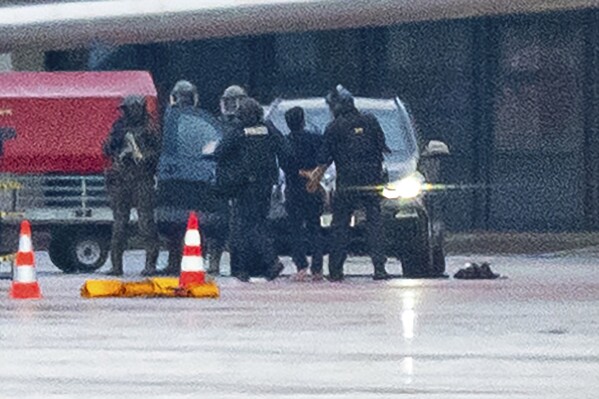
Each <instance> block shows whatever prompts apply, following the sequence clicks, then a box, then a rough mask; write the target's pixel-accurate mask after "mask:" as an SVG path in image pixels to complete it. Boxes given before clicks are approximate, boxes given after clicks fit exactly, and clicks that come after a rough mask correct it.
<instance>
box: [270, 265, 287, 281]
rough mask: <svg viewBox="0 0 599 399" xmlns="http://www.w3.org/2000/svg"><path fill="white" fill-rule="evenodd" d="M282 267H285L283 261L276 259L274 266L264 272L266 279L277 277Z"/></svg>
mask: <svg viewBox="0 0 599 399" xmlns="http://www.w3.org/2000/svg"><path fill="white" fill-rule="evenodd" d="M283 269H285V266H283V263H281V261H280V260H277V261H276V262H275V264H274V266H273V267H272V268H271V269H270V270H269V271H268V272H267V273H266V279H267V280H268V281H272V280H274V279H276V278H277V277H279V275H280V274H281V272H282V271H283Z"/></svg>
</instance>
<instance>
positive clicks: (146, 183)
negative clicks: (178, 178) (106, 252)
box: [106, 175, 160, 272]
mask: <svg viewBox="0 0 599 399" xmlns="http://www.w3.org/2000/svg"><path fill="white" fill-rule="evenodd" d="M106 185H107V189H108V194H109V196H110V205H111V208H112V213H113V216H114V223H113V225H112V239H111V241H110V260H111V262H112V268H113V270H115V271H120V272H122V271H123V254H124V252H125V248H127V238H128V237H127V226H128V225H129V218H130V216H131V209H133V208H136V209H137V215H138V226H139V235H140V236H141V238H142V240H143V243H144V246H145V249H146V265H145V269H146V270H147V271H153V270H156V261H157V260H158V252H159V249H160V248H159V242H158V233H157V231H156V224H155V223H154V181H153V178H152V177H151V176H138V177H137V178H133V177H130V178H126V177H121V176H118V175H112V176H110V175H109V176H107V179H106Z"/></svg>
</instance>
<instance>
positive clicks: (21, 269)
mask: <svg viewBox="0 0 599 399" xmlns="http://www.w3.org/2000/svg"><path fill="white" fill-rule="evenodd" d="M15 281H16V282H19V283H35V282H36V281H37V280H36V275H35V267H33V266H17V267H16V268H15Z"/></svg>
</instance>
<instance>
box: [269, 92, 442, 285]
mask: <svg viewBox="0 0 599 399" xmlns="http://www.w3.org/2000/svg"><path fill="white" fill-rule="evenodd" d="M355 105H356V107H357V108H358V109H359V110H360V111H362V112H366V113H370V114H373V115H374V116H376V118H377V119H378V120H379V123H380V124H381V127H382V128H383V131H384V132H385V137H386V141H387V145H388V146H389V147H390V149H391V150H392V152H391V154H389V155H387V156H386V157H385V165H384V166H385V173H386V180H387V184H386V185H385V186H384V187H380V188H377V190H378V191H379V193H380V195H381V196H382V197H383V201H382V212H383V220H384V229H385V234H384V236H385V248H386V255H387V256H390V257H397V258H399V259H400V260H401V262H402V269H403V275H404V276H405V277H442V276H444V273H445V256H444V250H443V222H442V220H441V212H440V206H439V204H438V200H439V199H440V196H437V195H435V193H434V190H432V189H433V187H435V186H434V185H433V184H432V183H437V182H438V181H437V180H438V175H439V157H440V156H442V155H446V154H448V153H449V151H448V149H447V146H446V145H445V144H443V143H441V142H438V141H431V142H429V143H428V144H427V145H426V146H422V147H423V150H422V151H421V150H420V149H421V146H420V145H419V144H420V143H419V141H418V138H417V134H416V130H415V129H414V125H413V123H412V119H411V117H410V115H409V113H408V111H407V109H406V107H405V106H404V104H403V103H402V102H401V101H400V100H399V99H397V98H395V99H371V98H356V99H355ZM296 106H299V107H302V108H303V109H304V111H305V114H306V125H307V126H306V127H307V129H309V130H312V131H315V132H319V133H323V132H324V130H325V128H326V126H327V124H328V123H329V122H330V121H331V114H330V112H329V109H328V107H327V105H326V103H325V101H324V99H322V98H306V99H295V100H281V99H279V100H276V101H274V102H273V103H272V104H271V105H270V106H268V107H266V109H265V119H267V120H270V121H272V123H273V124H274V125H275V126H276V127H277V128H278V129H279V130H281V132H283V134H288V132H289V129H288V128H287V125H286V123H285V117H284V114H285V112H286V111H287V110H289V109H290V108H292V107H296ZM282 184H284V183H283V181H281V183H280V185H282ZM321 184H322V185H323V188H324V189H325V190H324V191H325V192H326V193H327V199H328V200H329V206H328V207H327V208H328V210H327V211H326V212H325V215H323V217H322V218H321V220H322V226H323V228H324V229H325V230H327V229H328V228H329V226H330V220H331V217H330V212H329V211H330V201H334V191H335V169H334V165H333V166H331V168H329V170H328V171H327V173H326V175H325V177H324V179H323V182H322V183H321ZM279 190H280V192H282V191H283V189H282V188H281V187H279ZM279 197H280V198H283V196H282V195H280V196H279ZM273 205H274V206H275V207H276V206H277V204H276V201H275V203H274V204H273ZM271 213H272V214H273V217H274V218H277V217H279V219H280V220H276V221H275V225H276V226H277V228H278V229H279V231H280V232H282V231H284V229H285V227H284V224H285V223H284V217H282V215H284V214H283V213H282V212H271ZM364 220H365V219H364V213H363V212H361V211H358V212H355V213H354V216H353V218H352V226H353V227H352V239H351V241H352V242H351V245H350V247H349V248H351V251H352V252H353V253H355V254H363V253H365V249H366V239H365V229H364V226H363V223H362V222H363V221H364ZM276 236H277V238H278V239H279V240H281V239H283V237H286V235H285V234H277V235H276ZM279 245H280V248H283V247H284V245H282V243H279Z"/></svg>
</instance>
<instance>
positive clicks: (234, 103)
mask: <svg viewBox="0 0 599 399" xmlns="http://www.w3.org/2000/svg"><path fill="white" fill-rule="evenodd" d="M244 98H248V95H247V92H246V91H245V89H244V88H243V87H241V86H237V85H232V86H229V87H227V88H226V89H225V91H224V92H223V95H222V96H221V98H220V112H221V115H222V117H221V120H222V121H223V122H232V121H233V120H234V119H235V114H236V112H237V109H238V108H239V102H240V101H241V100H242V99H244Z"/></svg>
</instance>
